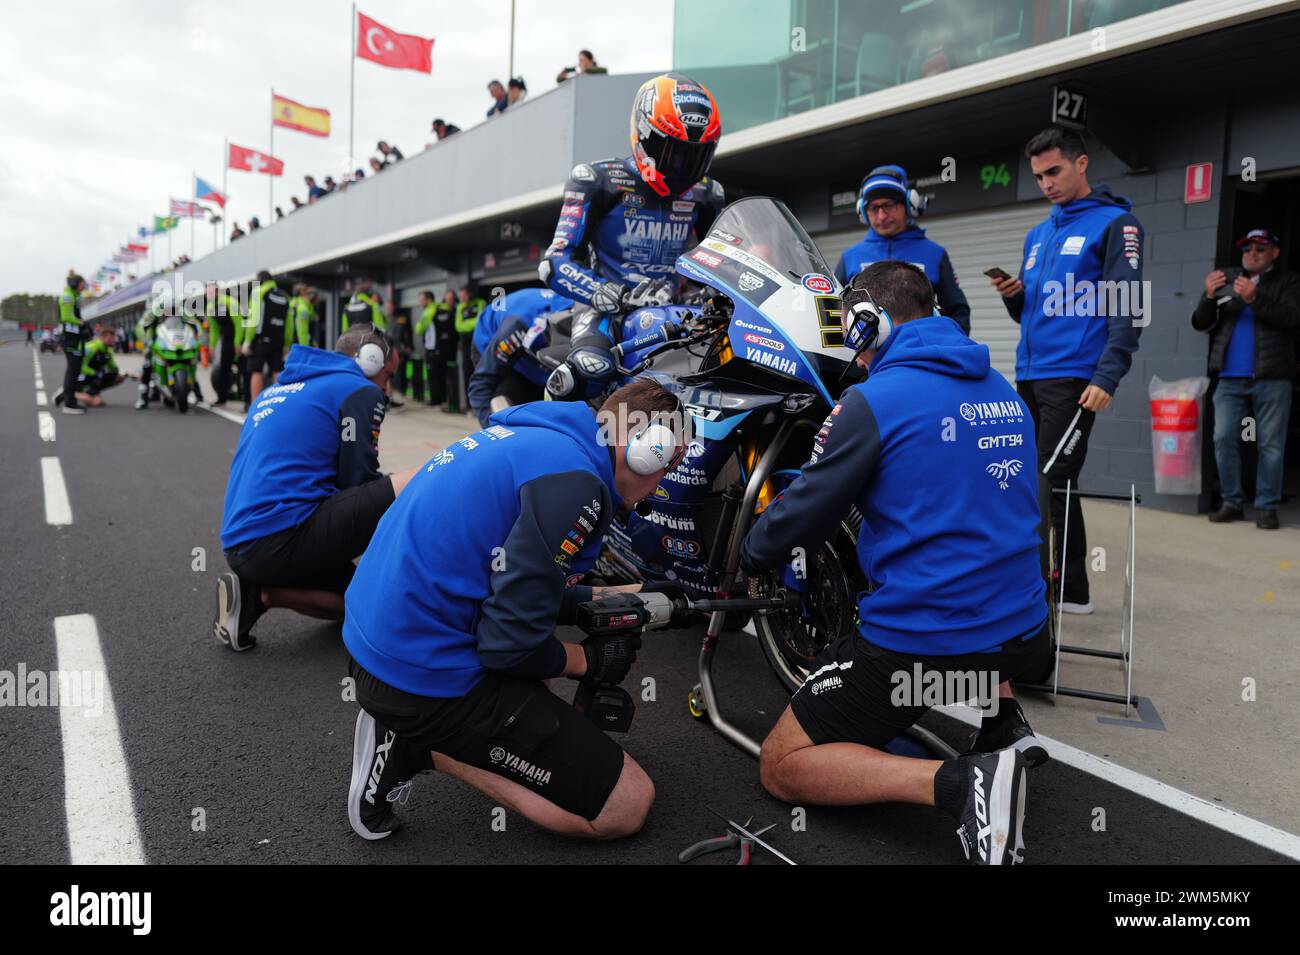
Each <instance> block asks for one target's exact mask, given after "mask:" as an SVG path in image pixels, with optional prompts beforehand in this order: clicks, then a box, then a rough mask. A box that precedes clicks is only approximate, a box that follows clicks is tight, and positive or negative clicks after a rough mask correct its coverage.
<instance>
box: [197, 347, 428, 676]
mask: <svg viewBox="0 0 1300 955" xmlns="http://www.w3.org/2000/svg"><path fill="white" fill-rule="evenodd" d="M397 354H398V353H397V349H395V348H393V347H392V344H391V343H390V342H389V341H388V339H387V338H386V337H385V336H384V335H383V334H382V333H380V332H377V331H375V329H374V328H373V327H372V326H370V325H353V326H352V327H351V328H349V329H348V330H347V331H346V332H344V333H343V334H342V335H340V336H339V339H338V342H337V343H336V344H335V346H334V351H332V352H329V351H324V350H322V349H320V348H311V347H310V346H307V345H294V346H293V348H292V349H290V351H289V360H288V362H287V363H286V364H285V366H284V370H283V371H282V372H281V373H280V377H279V379H278V381H277V382H276V384H275V385H274V386H273V387H271V388H267V389H265V390H264V391H262V392H261V393H260V394H259V395H258V396H257V400H256V401H255V402H254V403H253V405H252V407H251V408H250V409H249V412H248V416H247V417H246V418H245V419H244V427H243V430H242V431H240V433H239V444H238V445H237V446H236V448H235V458H234V460H233V461H232V462H231V465H230V480H229V482H228V483H227V484H226V502H225V508H224V513H223V516H222V521H221V546H222V547H223V548H225V552H226V562H227V563H228V564H229V565H230V572H229V573H225V574H222V575H221V576H220V577H219V578H218V579H217V614H216V620H215V621H214V623H213V633H214V634H215V635H216V637H217V639H218V640H220V641H221V642H222V643H224V644H225V645H226V646H228V647H230V649H232V650H236V651H242V650H248V649H251V648H252V647H253V646H255V645H256V640H255V639H254V637H253V633H252V629H253V624H255V623H256V622H257V620H258V618H259V617H260V616H261V615H262V614H263V613H265V612H266V611H267V609H268V608H270V607H286V608H288V609H290V610H296V611H298V612H299V613H302V614H306V615H307V616H310V617H318V618H320V619H324V620H341V619H343V592H344V591H345V590H347V587H348V584H349V583H350V582H351V580H352V574H353V571H354V569H355V568H354V566H353V563H352V562H353V561H354V560H355V559H356V558H357V557H359V556H361V552H362V551H364V550H365V549H366V545H367V544H368V543H369V542H370V536H371V535H372V534H373V533H374V532H375V526H376V525H377V524H378V523H379V518H380V517H382V516H383V514H384V511H386V510H388V506H389V505H390V504H392V503H393V499H394V498H395V497H396V496H397V495H398V494H399V493H401V491H402V488H403V487H405V485H406V482H407V481H408V480H410V478H411V475H412V474H414V473H415V472H414V471H405V472H401V473H397V474H392V475H387V476H386V475H383V474H380V472H379V429H380V427H381V425H382V424H383V421H384V411H385V408H386V405H387V400H386V398H385V397H384V386H385V385H386V384H387V383H388V379H389V378H391V377H392V374H393V372H394V370H395V369H396V367H397Z"/></svg>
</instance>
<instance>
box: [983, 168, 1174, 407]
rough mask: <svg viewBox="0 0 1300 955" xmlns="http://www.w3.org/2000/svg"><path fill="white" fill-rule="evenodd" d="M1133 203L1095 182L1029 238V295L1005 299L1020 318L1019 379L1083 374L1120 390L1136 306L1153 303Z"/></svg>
mask: <svg viewBox="0 0 1300 955" xmlns="http://www.w3.org/2000/svg"><path fill="white" fill-rule="evenodd" d="M1132 208H1133V204H1132V203H1131V202H1129V200H1128V199H1125V198H1124V197H1123V196H1114V195H1112V194H1111V191H1110V189H1109V188H1108V187H1106V186H1096V187H1094V188H1093V190H1092V192H1090V193H1089V194H1088V195H1086V196H1084V197H1083V198H1082V199H1076V200H1075V201H1074V202H1071V203H1068V204H1066V205H1064V206H1053V207H1052V214H1051V215H1050V216H1048V217H1047V219H1046V220H1044V221H1043V222H1041V223H1039V224H1038V225H1036V226H1034V228H1033V229H1031V230H1030V231H1029V234H1028V235H1026V236H1025V248H1024V259H1023V260H1022V265H1021V269H1020V279H1021V281H1023V282H1024V283H1025V290H1024V293H1023V295H1022V296H1017V297H1015V298H1013V299H1004V300H1003V301H1004V302H1005V304H1006V306H1007V310H1008V311H1009V312H1010V313H1011V317H1012V318H1013V319H1015V320H1016V321H1017V322H1019V323H1020V344H1019V345H1018V346H1017V348H1016V380H1017V381H1034V380H1037V379H1042V378H1085V379H1087V380H1088V381H1089V382H1090V383H1091V384H1094V385H1098V386H1099V387H1101V388H1103V389H1105V390H1106V391H1107V392H1108V393H1110V394H1112V395H1113V394H1114V393H1115V389H1116V388H1118V387H1119V382H1120V379H1121V378H1123V377H1124V375H1125V374H1126V373H1127V372H1128V370H1129V366H1130V365H1131V364H1132V362H1133V352H1134V351H1136V350H1137V346H1138V336H1139V335H1140V334H1141V328H1142V322H1143V321H1145V319H1144V318H1141V317H1140V316H1139V315H1138V314H1137V312H1138V309H1137V305H1138V303H1139V302H1140V303H1141V304H1142V305H1144V306H1147V307H1149V305H1150V303H1149V302H1147V301H1146V295H1145V292H1144V291H1143V286H1142V241H1143V233H1142V226H1141V224H1140V223H1139V222H1138V221H1137V219H1136V218H1135V217H1134V216H1133V213H1132V212H1130V211H1129V210H1130V209H1132ZM1102 283H1108V284H1106V285H1103V284H1102ZM1115 283H1119V284H1115ZM1110 288H1114V289H1116V290H1117V291H1118V292H1120V293H1121V294H1122V295H1123V296H1124V298H1122V299H1121V298H1118V297H1114V296H1112V295H1111V293H1110V292H1109V291H1108V289H1110ZM1108 301H1110V302H1113V303H1114V304H1115V305H1117V306H1118V307H1117V308H1116V309H1115V310H1114V314H1107V311H1108V309H1107V308H1106V304H1107V302H1108ZM1125 302H1127V307H1125Z"/></svg>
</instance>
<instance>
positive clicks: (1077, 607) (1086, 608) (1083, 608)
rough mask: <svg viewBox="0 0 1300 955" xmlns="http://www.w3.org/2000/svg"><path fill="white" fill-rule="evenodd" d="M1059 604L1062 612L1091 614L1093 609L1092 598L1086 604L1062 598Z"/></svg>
mask: <svg viewBox="0 0 1300 955" xmlns="http://www.w3.org/2000/svg"><path fill="white" fill-rule="evenodd" d="M1058 606H1060V608H1061V612H1062V613H1077V614H1081V615H1082V614H1090V613H1092V611H1093V606H1092V601H1091V600H1089V601H1088V602H1087V603H1086V604H1075V603H1070V602H1069V601H1068V600H1062V601H1061V602H1060V604H1059V605H1058Z"/></svg>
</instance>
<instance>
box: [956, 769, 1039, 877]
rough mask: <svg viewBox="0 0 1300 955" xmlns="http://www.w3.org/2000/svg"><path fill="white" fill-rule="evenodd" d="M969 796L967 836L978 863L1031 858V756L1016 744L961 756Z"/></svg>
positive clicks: (963, 830) (969, 853) (964, 819)
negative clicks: (1027, 801)
mask: <svg viewBox="0 0 1300 955" xmlns="http://www.w3.org/2000/svg"><path fill="white" fill-rule="evenodd" d="M957 762H958V769H959V770H960V771H961V773H962V776H963V787H962V788H963V791H964V795H965V801H964V803H963V805H962V807H961V814H960V817H959V818H960V819H961V825H960V826H958V827H957V838H959V839H960V840H961V847H962V851H963V852H965V853H966V861H968V862H970V863H972V864H973V865H1017V864H1019V863H1022V862H1024V861H1025V838H1024V824H1025V789H1026V783H1025V757H1024V756H1022V755H1021V754H1020V753H1019V752H1017V751H1016V750H1014V749H1003V750H999V751H998V752H996V753H989V754H987V755H985V754H982V753H973V754H971V755H970V756H962V757H959V758H958V760H957Z"/></svg>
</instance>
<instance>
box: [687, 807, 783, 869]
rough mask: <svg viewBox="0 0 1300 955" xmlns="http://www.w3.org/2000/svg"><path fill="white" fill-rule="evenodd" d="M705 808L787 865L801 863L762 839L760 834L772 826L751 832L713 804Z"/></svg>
mask: <svg viewBox="0 0 1300 955" xmlns="http://www.w3.org/2000/svg"><path fill="white" fill-rule="evenodd" d="M704 808H705V809H707V810H708V811H709V812H711V813H713V814H714V815H715V816H717V817H718V818H719V819H721V820H722V821H723V822H725V823H726V824H727V825H728V826H729V827H730V828H731V829H732V830H733V831H734V832H735V833H736V834H737V835H738V836H740V837H741V838H742V839H748V840H749V841H750V842H752V843H754V844H755V845H756V846H759V847H761V848H763V849H766V850H767V851H768V852H770V853H772V855H774V856H776V857H777V858H778V859H780V860H781V861H782V862H784V863H785V864H786V865H798V864H799V863H797V862H795V861H794V860H793V859H791V858H790V857H789V856H788V855H786V854H785V853H784V852H782V851H781V850H780V849H778V848H776V846H774V845H771V844H770V843H767V842H764V841H763V840H762V839H760V838H759V835H760V834H761V833H764V832H767V830H768V829H771V828H772V826H768V827H767V829H760V830H759V831H758V832H750V831H749V830H748V829H747V828H745V826H742V825H741V824H740V823H738V822H736V821H735V820H734V819H728V818H727V817H726V816H724V815H723V814H722V813H720V812H718V810H716V809H714V808H713V807H712V806H705V807H704ZM751 818H752V817H751ZM746 824H748V820H746ZM772 825H775V823H773V824H772Z"/></svg>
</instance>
